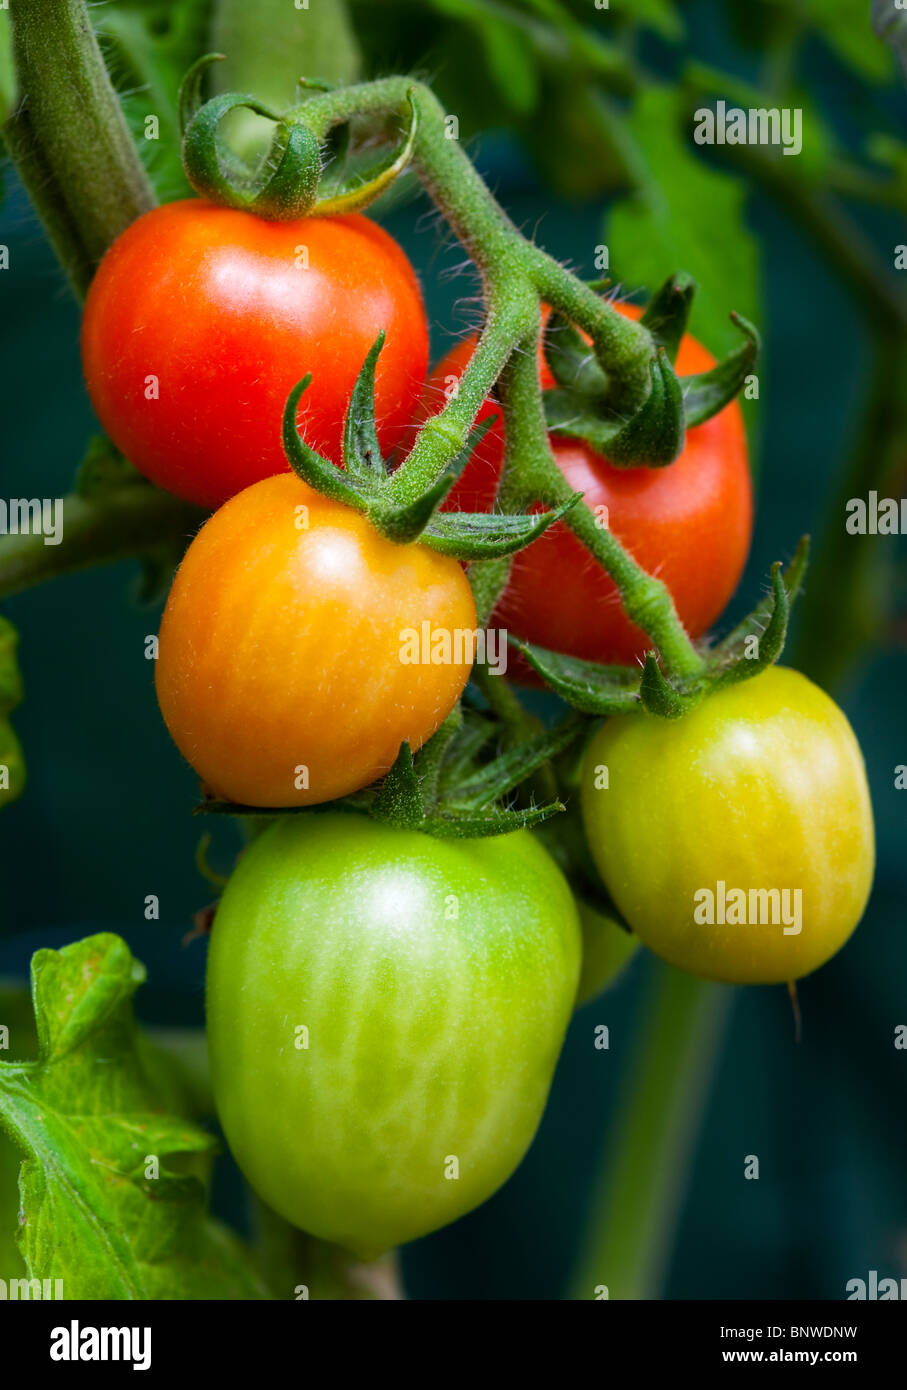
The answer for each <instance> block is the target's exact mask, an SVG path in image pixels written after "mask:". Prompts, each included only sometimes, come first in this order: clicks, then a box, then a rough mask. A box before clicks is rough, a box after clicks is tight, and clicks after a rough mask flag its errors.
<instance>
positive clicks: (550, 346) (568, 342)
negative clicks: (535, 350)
mask: <svg viewBox="0 0 907 1390" xmlns="http://www.w3.org/2000/svg"><path fill="white" fill-rule="evenodd" d="M542 348H543V351H544V354H545V361H546V362H547V364H548V369H549V371H550V372H551V375H552V376H553V377H554V379H555V381H556V382H558V384H559V385H560V386H563V387H564V388H565V389H566V390H568V391H574V392H576V393H577V394H578V395H581V396H590V397H592V398H594V399H604V396H605V394H606V392H607V390H608V378H607V376H606V375H605V373H604V371H603V370H602V368H601V365H600V363H599V361H598V359H597V357H596V356H595V348H594V347H593V346H592V344H591V343H589V342H587V341H586V339H585V338H584V337H583V335H582V334H581V333H580V331H579V329H578V328H576V327H575V326H574V325H573V324H572V323H571V322H570V320H569V319H568V318H566V317H565V315H564V314H559V313H556V312H552V313H551V314H550V316H549V318H548V322H547V324H546V325H545V335H544V338H543V340H542Z"/></svg>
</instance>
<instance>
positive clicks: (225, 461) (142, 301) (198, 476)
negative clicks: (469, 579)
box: [82, 198, 428, 507]
mask: <svg viewBox="0 0 907 1390" xmlns="http://www.w3.org/2000/svg"><path fill="white" fill-rule="evenodd" d="M382 329H384V331H385V332H386V334H387V339H386V343H385V347H384V350H383V351H382V353H381V357H380V360H379V362H378V368H377V373H376V385H375V403H376V413H377V419H378V437H379V441H380V443H381V446H382V449H383V451H384V453H385V454H388V453H390V452H391V451H392V450H393V449H394V448H395V447H396V446H397V445H398V444H399V443H400V440H401V438H402V435H403V432H404V431H405V429H406V427H407V426H408V424H409V422H410V420H411V419H412V415H413V411H414V409H415V407H416V405H417V402H418V399H419V395H420V392H421V391H422V389H423V382H424V377H425V368H426V365H427V362H428V332H427V326H426V320H425V312H424V309H423V307H422V298H421V294H420V291H419V285H418V282H417V280H416V276H415V273H414V271H413V268H412V266H411V265H410V263H409V261H408V260H407V258H406V256H405V255H404V253H403V251H402V250H401V249H400V247H399V246H398V245H397V243H396V242H395V241H394V240H393V239H392V238H391V237H390V236H388V234H387V232H385V231H383V230H382V229H381V228H380V227H379V226H377V225H376V224H375V223H374V222H370V221H369V220H368V219H367V218H365V217H359V216H349V217H310V218H301V219H299V220H297V221H292V222H267V221H265V220H264V219H262V218H260V217H254V216H252V214H250V213H247V212H240V211H237V210H235V209H233V208H224V207H215V206H214V205H213V204H211V203H207V202H204V201H202V200H201V199H197V198H188V199H185V200H184V201H182V202H176V203H168V204H166V205H165V206H163V207H159V208H155V209H154V210H153V211H152V212H148V213H146V214H145V215H144V216H143V217H140V218H139V219H138V220H137V221H136V222H133V224H132V225H131V226H130V227H128V228H127V229H126V231H125V232H124V233H123V234H122V236H120V237H119V238H118V239H117V240H116V241H115V242H114V244H113V246H112V247H111V248H110V250H109V251H108V252H107V254H106V256H105V257H104V259H103V261H102V262H101V265H100V267H99V269H98V272H97V275H96V276H95V278H94V281H93V282H92V285H91V288H90V289H89V292H88V298H87V300H86V303H85V317H84V322H83V328H82V360H83V365H84V368H85V378H86V381H87V383H88V390H89V394H90V396H91V399H92V403H93V404H94V407H95V410H96V411H97V413H98V416H99V418H100V420H101V423H102V425H103V426H104V428H105V430H106V431H107V433H108V434H109V435H110V437H111V439H112V440H113V441H114V443H115V444H116V445H117V446H118V447H119V448H120V449H121V450H122V451H123V453H124V454H125V455H126V457H127V458H129V459H130V460H131V462H132V463H134V464H135V466H136V468H138V469H140V470H141V471H142V472H143V473H145V474H147V476H148V477H149V478H151V479H152V481H153V482H155V483H158V484H159V485H160V486H161V487H163V488H167V489H168V490H169V491H170V492H174V493H176V494H177V496H179V497H184V498H186V499H187V500H188V501H190V502H197V503H199V504H200V505H202V506H206V507H215V506H218V505H219V504H220V503H221V502H223V501H224V500H225V499H226V498H228V497H232V496H233V494H234V493H236V492H239V490H240V489H241V488H244V487H246V486H248V484H250V483H254V482H257V481H258V480H259V479H260V478H267V477H270V476H271V475H272V474H274V473H281V472H284V471H286V470H287V468H288V466H289V465H288V464H287V461H286V458H285V457H284V452H283V447H282V444H281V421H282V417H283V410H284V405H285V404H286V400H287V396H288V395H289V394H290V391H291V389H292V388H293V386H295V384H296V382H297V381H299V380H300V379H301V378H302V377H303V376H305V375H306V373H308V372H311V374H312V382H311V385H310V386H309V388H308V390H307V391H306V392H305V394H304V396H303V398H302V400H301V402H300V408H299V415H298V421H299V427H300V430H301V431H302V432H303V433H304V435H305V438H306V439H307V441H308V442H309V443H310V444H311V445H312V446H313V447H314V448H315V449H317V450H319V451H320V452H321V453H323V454H324V455H325V456H326V457H328V458H331V459H333V461H334V462H335V463H340V461H341V448H340V443H341V433H342V425H343V419H344V415H345V412H346V406H347V402H348V400H349V396H350V392H351V390H352V387H353V383H354V382H355V380H356V377H357V375H358V373H359V370H360V368H361V367H362V363H363V362H364V360H365V357H366V355H367V354H368V351H369V349H370V348H371V347H372V344H373V343H374V341H375V339H376V338H377V336H378V334H379V332H380V331H381V330H382Z"/></svg>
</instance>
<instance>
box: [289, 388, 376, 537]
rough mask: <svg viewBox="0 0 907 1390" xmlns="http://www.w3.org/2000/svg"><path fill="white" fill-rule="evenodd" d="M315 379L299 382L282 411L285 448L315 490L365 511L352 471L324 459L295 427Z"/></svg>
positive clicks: (301, 475)
mask: <svg viewBox="0 0 907 1390" xmlns="http://www.w3.org/2000/svg"><path fill="white" fill-rule="evenodd" d="M311 382H312V374H311V372H309V373H307V375H306V376H304V377H303V378H302V380H301V381H297V383H296V385H295V386H294V387H293V389H292V391H291V392H290V394H289V396H288V397H287V403H286V406H285V407H284V412H283V448H284V453H285V454H286V456H287V459H288V461H289V464H290V467H291V468H292V469H293V472H294V473H295V474H296V475H297V477H299V478H301V479H302V481H303V482H304V483H308V485H309V487H311V488H314V489H315V491H316V492H320V493H322V494H323V495H324V496H325V497H330V498H331V499H332V500H333V501H335V502H345V503H346V505H347V506H348V507H355V508H356V509H357V510H359V511H362V510H364V508H365V501H364V498H363V496H362V493H361V491H360V489H359V488H357V487H356V486H355V484H354V483H352V482H350V481H349V474H348V473H345V472H344V471H343V470H342V469H340V468H338V467H337V466H336V465H335V464H333V463H331V461H330V459H326V458H322V456H321V454H319V453H318V451H317V450H316V449H313V448H312V446H311V445H310V444H307V443H306V441H305V440H304V439H303V437H302V435H301V434H300V433H299V430H298V428H297V426H296V412H297V410H298V408H299V402H300V400H301V399H302V395H303V392H304V391H307V390H308V388H309V386H310V385H311Z"/></svg>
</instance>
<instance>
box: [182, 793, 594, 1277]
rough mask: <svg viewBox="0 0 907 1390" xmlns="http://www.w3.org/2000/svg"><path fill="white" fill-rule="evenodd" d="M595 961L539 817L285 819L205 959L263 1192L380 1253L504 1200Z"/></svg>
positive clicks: (222, 1094) (226, 1089)
mask: <svg viewBox="0 0 907 1390" xmlns="http://www.w3.org/2000/svg"><path fill="white" fill-rule="evenodd" d="M579 956H580V936H579V926H578V923H577V919H576V911H575V908H574V906H573V901H572V897H571V894H570V890H569V888H568V887H567V884H566V882H565V881H564V879H563V877H562V875H561V873H560V871H559V870H558V869H557V867H556V866H555V864H554V863H553V861H552V860H551V859H550V858H549V856H548V855H547V854H546V853H545V851H544V850H543V849H542V848H541V846H539V845H538V844H537V843H536V842H535V841H534V840H533V838H532V837H531V835H530V834H529V833H528V832H526V831H518V832H517V833H515V834H512V835H506V836H499V837H492V838H489V839H481V840H444V841H440V840H436V839H433V838H431V837H430V836H427V835H422V834H419V833H418V832H415V831H404V830H398V829H393V828H391V827H389V826H386V825H381V824H378V823H377V822H375V821H372V820H369V819H368V818H367V817H365V816H360V815H356V814H354V813H349V812H347V813H345V814H344V813H343V812H336V811H327V812H323V813H318V814H312V815H302V816H286V817H283V818H281V819H280V820H278V821H277V822H276V823H275V824H274V825H272V826H271V827H269V829H268V830H266V831H265V832H264V833H263V834H262V835H261V836H260V837H259V839H258V840H256V841H255V842H253V844H252V845H251V847H250V848H249V849H248V850H247V851H246V853H245V854H244V855H243V857H242V859H241V860H240V862H239V864H238V866H237V869H236V871H235V873H234V874H233V877H232V878H231V879H230V882H229V883H228V885H227V888H226V891H225V893H224V896H223V898H222V900H221V903H220V906H219V908H218V911H217V916H216V918H215V921H214V926H213V931H212V936H211V948H210V954H209V961H208V985H207V1014H208V1044H209V1051H210V1058H211V1070H212V1079H213V1085H214V1094H215V1099H216V1102H217V1110H218V1115H219V1116H220V1120H221V1123H222V1125H223V1128H224V1132H225V1134H226V1136H227V1140H228V1142H229V1145H230V1148H231V1150H232V1151H233V1154H234V1156H235V1157H236V1160H237V1162H238V1163H239V1166H240V1167H241V1168H242V1170H243V1172H244V1173H245V1175H246V1177H247V1178H248V1179H249V1181H250V1183H251V1184H252V1186H253V1187H254V1188H255V1189H256V1191H258V1192H259V1194H260V1195H261V1196H262V1197H263V1198H264V1199H265V1201H266V1202H268V1203H269V1204H270V1205H271V1206H272V1207H274V1209H275V1210H276V1211H278V1212H280V1213H281V1215H283V1216H284V1217H286V1219H287V1220H289V1221H291V1222H292V1223H293V1224H294V1225H297V1226H300V1227H302V1228H303V1229H304V1230H306V1231H310V1232H311V1233H312V1234H314V1235H317V1236H320V1237H321V1238H323V1239H326V1240H330V1241H335V1242H337V1243H338V1244H340V1245H344V1246H346V1247H348V1248H349V1249H351V1250H353V1251H354V1252H355V1253H357V1254H359V1255H361V1256H363V1257H372V1256H375V1255H377V1254H379V1253H381V1251H383V1250H385V1249H388V1248H390V1247H391V1246H394V1245H398V1244H400V1243H402V1242H404V1241H409V1240H414V1239H415V1238H416V1237H418V1236H421V1235H425V1234H426V1233H427V1232H428V1231H432V1230H435V1229H437V1228H438V1227H439V1226H443V1225H446V1224H447V1223H448V1222H450V1221H454V1220H456V1218H457V1217H459V1216H461V1215H462V1214H463V1213H464V1212H467V1211H470V1210H472V1208H473V1207H475V1206H477V1205H479V1203H481V1202H483V1201H485V1200H486V1198H487V1197H489V1196H490V1195H491V1194H492V1192H494V1191H495V1190H496V1188H498V1187H499V1186H500V1185H501V1183H503V1182H504V1181H505V1180H506V1179H507V1178H508V1177H509V1176H510V1174H511V1173H512V1172H513V1170H514V1168H515V1167H516V1166H517V1164H518V1163H519V1162H520V1160H521V1159H522V1157H523V1155H524V1153H525V1152H526V1149H527V1148H528V1147H529V1144H530V1142H531V1140H532V1137H533V1135H534V1133H535V1130H536V1127H537V1125H538V1122H539V1120H540V1118H541V1114H542V1111H543V1109H544V1106H545V1101H546V1098H547V1094H548V1088H549V1086H550V1083H551V1076H552V1073H553V1071H554V1066H555V1063H556V1061H557V1058H558V1054H559V1052H560V1048H561V1044H562V1041H563V1036H564V1032H565V1030H566V1027H567V1023H568V1022H569V1019H570V1015H571V1012H572V1008H573V1000H574V995H575V992H576V982H577V977H578V972H579ZM300 1026H303V1027H305V1028H307V1029H308V1047H307V1049H304V1050H303V1049H300V1050H297V1048H296V1046H295V1045H294V1042H295V1038H296V1036H297V1034H296V1029H297V1028H298V1027H300ZM450 1156H453V1157H455V1158H456V1159H457V1160H458V1163H459V1176H458V1178H456V1179H455V1180H454V1179H452V1178H450V1177H449V1175H447V1174H448V1172H449V1170H448V1168H447V1165H449V1162H450Z"/></svg>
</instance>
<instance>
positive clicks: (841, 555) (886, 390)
mask: <svg viewBox="0 0 907 1390" xmlns="http://www.w3.org/2000/svg"><path fill="white" fill-rule="evenodd" d="M905 459H907V333H897V332H892V333H886V332H884V331H881V332H880V333H879V336H878V341H877V343H876V345H875V353H874V361H873V367H872V373H871V387H870V398H869V401H868V402H867V405H866V408H865V412H864V417H863V419H862V421H861V422H860V427H859V431H858V438H857V443H856V446H855V448H854V450H853V453H852V455H851V459H850V462H849V465H848V466H847V468H846V469H845V471H844V473H843V474H842V476H841V478H840V480H839V482H838V484H837V486H836V487H835V489H834V493H833V496H832V498H831V500H830V503H829V505H828V510H827V514H826V516H825V518H824V524H823V528H822V532H821V535H820V544H819V546H818V547H817V548H816V550H815V551H814V555H813V558H812V560H811V561H810V567H809V582H808V584H807V585H806V590H805V593H804V595H803V598H802V600H801V602H800V611H799V615H798V617H799V621H798V627H797V638H796V641H795V643H794V648H793V654H792V657H791V662H792V664H793V665H794V666H796V667H797V668H798V670H802V671H803V672H804V673H805V674H806V675H808V676H810V677H811V678H812V679H813V680H814V681H816V682H817V683H818V684H819V685H821V686H822V687H823V688H824V689H826V690H828V689H831V688H833V687H835V686H837V685H839V684H840V682H841V681H842V679H843V678H844V677H845V676H846V675H847V674H848V673H849V672H850V671H851V670H852V668H853V666H854V665H855V663H856V662H857V660H858V658H859V656H860V654H861V652H863V651H865V650H866V648H867V647H869V646H871V645H872V644H874V643H877V642H878V640H879V638H880V637H881V636H882V631H883V627H884V624H885V622H886V619H887V617H888V614H887V612H886V608H887V602H886V599H887V595H888V594H889V593H890V591H891V584H890V582H888V583H886V582H885V581H884V577H883V576H884V568H885V566H886V564H887V565H893V562H894V558H895V547H896V541H895V538H894V537H889V538H888V541H887V544H886V541H885V539H883V538H880V537H878V536H873V535H871V534H869V533H868V532H867V533H866V534H865V535H851V534H850V533H849V532H848V531H847V529H846V526H845V522H846V520H847V517H848V512H847V503H848V502H849V501H850V499H851V498H860V499H862V501H863V502H868V499H869V493H870V491H878V492H879V493H880V494H881V495H882V496H886V495H892V494H893V495H897V493H896V489H898V488H899V487H900V482H899V479H901V478H902V477H903V471H904V463H905ZM889 484H890V485H891V486H892V493H888V492H887V487H888V485H889ZM829 613H834V615H835V619H834V623H835V640H834V642H829V640H828V615H829Z"/></svg>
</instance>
